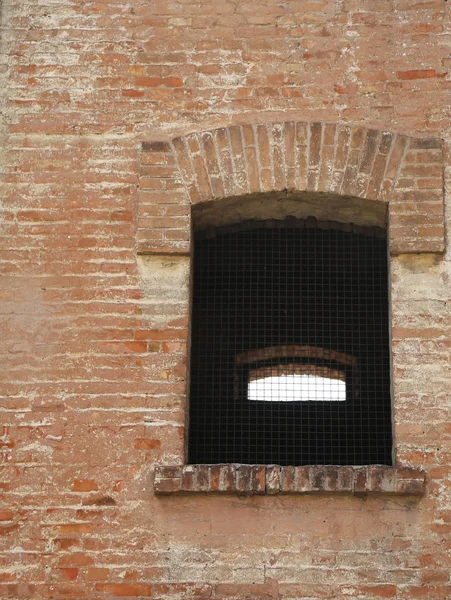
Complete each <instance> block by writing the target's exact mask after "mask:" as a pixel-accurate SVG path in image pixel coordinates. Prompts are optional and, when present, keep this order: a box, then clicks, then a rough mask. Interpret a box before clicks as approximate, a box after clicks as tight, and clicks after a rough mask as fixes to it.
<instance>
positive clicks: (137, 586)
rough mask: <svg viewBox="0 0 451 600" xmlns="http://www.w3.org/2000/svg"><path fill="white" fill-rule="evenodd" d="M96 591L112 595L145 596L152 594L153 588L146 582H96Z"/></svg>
mask: <svg viewBox="0 0 451 600" xmlns="http://www.w3.org/2000/svg"><path fill="white" fill-rule="evenodd" d="M95 590H96V592H99V593H100V594H109V595H110V596H127V597H128V596H144V597H148V596H151V595H152V588H151V586H150V585H147V584H145V583H96V585H95Z"/></svg>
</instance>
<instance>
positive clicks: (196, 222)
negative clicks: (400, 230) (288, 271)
mask: <svg viewBox="0 0 451 600" xmlns="http://www.w3.org/2000/svg"><path fill="white" fill-rule="evenodd" d="M191 215H192V225H193V229H194V231H200V230H205V229H209V228H221V227H225V226H228V225H234V224H237V223H244V222H247V221H267V220H270V219H272V220H284V219H287V218H290V217H293V218H295V219H307V218H308V217H314V218H315V219H317V220H318V221H333V222H339V223H344V224H353V225H359V226H364V227H380V228H384V229H385V228H386V227H387V218H388V207H387V204H386V203H383V202H374V201H372V200H367V199H366V198H356V197H352V196H340V195H339V194H333V193H326V192H295V191H284V192H270V193H266V194H265V193H257V194H247V195H245V196H235V197H228V198H220V199H217V200H214V201H210V202H200V203H198V204H195V205H193V206H192V209H191Z"/></svg>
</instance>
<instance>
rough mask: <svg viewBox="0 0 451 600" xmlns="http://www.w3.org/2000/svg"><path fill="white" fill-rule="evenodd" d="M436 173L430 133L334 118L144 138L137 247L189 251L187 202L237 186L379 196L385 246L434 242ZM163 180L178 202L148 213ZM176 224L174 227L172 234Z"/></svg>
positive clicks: (439, 207)
mask: <svg viewBox="0 0 451 600" xmlns="http://www.w3.org/2000/svg"><path fill="white" fill-rule="evenodd" d="M342 140H343V141H342ZM169 165H171V166H172V168H171V166H169ZM442 174H443V151H442V141H441V139H439V138H425V139H421V138H409V137H407V136H404V135H396V134H393V133H390V132H383V131H377V130H376V129H366V128H364V127H361V126H357V127H352V126H348V125H342V126H338V125H336V124H334V123H305V122H293V121H289V122H284V123H264V124H258V125H244V126H237V125H235V126H232V127H228V128H222V129H216V130H213V131H205V132H202V133H199V134H197V135H196V134H191V135H189V136H186V137H177V138H175V139H173V140H172V141H171V143H164V142H155V143H143V144H142V154H141V178H140V187H141V190H142V192H143V193H142V194H141V195H140V201H139V210H138V225H137V226H138V251H139V252H142V253H145V252H158V251H162V250H165V251H167V252H170V253H171V252H176V253H177V252H181V251H183V250H186V251H188V250H189V238H190V223H189V221H188V219H187V218H186V206H189V205H190V204H196V203H198V202H206V201H209V200H214V199H217V198H224V197H229V196H244V199H243V202H245V201H246V200H245V197H246V195H247V194H255V193H258V192H261V193H265V192H274V191H281V190H287V191H288V190H290V191H291V190H296V191H301V192H302V191H308V192H321V193H323V194H324V193H327V192H330V193H334V194H341V195H344V196H354V197H360V198H366V199H369V200H374V201H381V202H387V203H388V204H389V206H390V209H392V210H390V238H391V240H390V250H391V253H392V254H400V253H406V252H415V253H418V252H442V251H443V250H444V247H445V239H444V236H445V228H444V200H443V177H442ZM162 183H164V184H165V187H167V191H166V196H167V203H168V204H170V203H171V199H172V196H173V194H174V191H177V192H178V194H180V195H183V191H184V190H185V203H180V204H179V211H178V213H177V212H176V211H173V212H172V213H171V216H170V217H159V218H154V217H149V214H150V215H152V214H153V213H154V212H155V209H158V206H159V205H160V204H161V197H162V192H161V186H162ZM155 192H156V193H157V195H156V194H155ZM300 198H302V196H300ZM324 202H327V199H325V200H324ZM156 229H157V230H159V232H160V234H161V236H162V237H161V238H159V239H158V240H155V239H154V233H155V230H156ZM175 233H179V234H180V235H179V236H175V239H174V234H175Z"/></svg>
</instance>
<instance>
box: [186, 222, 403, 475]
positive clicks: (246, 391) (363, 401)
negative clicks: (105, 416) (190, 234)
mask: <svg viewBox="0 0 451 600" xmlns="http://www.w3.org/2000/svg"><path fill="white" fill-rule="evenodd" d="M192 312H193V314H192V332H191V335H192V341H191V383H190V416H189V440H188V453H189V457H188V458H189V462H190V463H207V464H214V463H244V464H279V465H309V464H317V465H318V464H334V465H366V464H384V465H389V464H392V457H391V452H392V433H391V397H390V364H389V319H388V267H387V243H386V236H385V230H384V229H382V228H379V227H371V228H370V227H368V228H365V227H360V226H359V227H357V226H352V225H349V224H340V223H333V222H330V221H328V222H321V221H316V220H315V219H313V218H308V219H294V218H289V219H287V220H280V221H274V220H272V221H259V222H257V221H255V222H248V223H247V224H240V225H233V226H228V227H223V228H216V229H213V230H204V231H198V232H196V233H195V244H194V273H193V311H192Z"/></svg>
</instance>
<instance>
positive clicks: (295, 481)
mask: <svg viewBox="0 0 451 600" xmlns="http://www.w3.org/2000/svg"><path fill="white" fill-rule="evenodd" d="M424 489H425V473H424V471H422V470H420V469H412V468H409V467H386V466H377V465H375V466H368V467H342V466H308V467H280V466H274V465H270V466H265V465H239V464H228V465H184V466H157V467H156V468H155V478H154V492H155V494H158V495H171V494H179V493H187V494H192V493H194V494H196V493H220V494H240V495H247V496H252V495H265V494H266V495H271V496H273V495H276V494H347V495H356V496H366V495H368V494H392V495H401V496H422V495H423V494H424Z"/></svg>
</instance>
